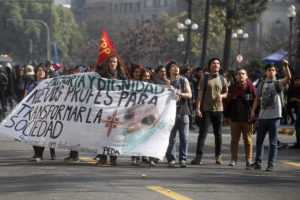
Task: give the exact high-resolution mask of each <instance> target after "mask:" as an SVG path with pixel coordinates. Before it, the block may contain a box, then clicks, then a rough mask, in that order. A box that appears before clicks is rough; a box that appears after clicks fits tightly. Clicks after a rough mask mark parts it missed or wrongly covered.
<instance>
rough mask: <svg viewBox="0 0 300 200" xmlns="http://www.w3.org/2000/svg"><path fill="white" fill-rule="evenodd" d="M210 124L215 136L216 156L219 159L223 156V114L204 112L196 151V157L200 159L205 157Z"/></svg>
mask: <svg viewBox="0 0 300 200" xmlns="http://www.w3.org/2000/svg"><path fill="white" fill-rule="evenodd" d="M210 122H211V123H212V126H213V131H214V135H215V156H216V157H217V156H220V155H221V147H222V125H223V112H219V111H216V112H207V111H203V112H202V118H201V122H200V124H201V125H200V130H199V136H198V141H197V149H196V156H197V157H200V158H201V157H202V155H203V148H204V143H205V138H206V136H207V132H208V128H209V125H210Z"/></svg>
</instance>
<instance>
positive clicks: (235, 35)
mask: <svg viewBox="0 0 300 200" xmlns="http://www.w3.org/2000/svg"><path fill="white" fill-rule="evenodd" d="M231 36H232V39H237V40H239V54H241V40H246V39H248V38H249V35H248V33H244V31H243V30H242V29H238V30H237V31H236V33H232V35H231Z"/></svg>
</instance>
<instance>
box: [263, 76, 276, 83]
mask: <svg viewBox="0 0 300 200" xmlns="http://www.w3.org/2000/svg"><path fill="white" fill-rule="evenodd" d="M275 80H276V77H274V78H272V79H267V78H266V79H265V82H266V83H273V82H274V81H275Z"/></svg>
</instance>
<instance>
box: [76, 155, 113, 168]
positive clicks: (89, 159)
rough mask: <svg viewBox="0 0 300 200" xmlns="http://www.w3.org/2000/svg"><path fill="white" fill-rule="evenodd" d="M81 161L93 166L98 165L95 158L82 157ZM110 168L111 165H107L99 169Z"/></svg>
mask: <svg viewBox="0 0 300 200" xmlns="http://www.w3.org/2000/svg"><path fill="white" fill-rule="evenodd" d="M79 160H82V161H84V162H87V163H90V164H92V165H96V163H97V160H94V159H93V158H89V157H80V158H79ZM110 166H111V165H108V164H106V165H101V166H99V167H110Z"/></svg>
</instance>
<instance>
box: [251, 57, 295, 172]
mask: <svg viewBox="0 0 300 200" xmlns="http://www.w3.org/2000/svg"><path fill="white" fill-rule="evenodd" d="M282 65H283V69H284V70H285V74H286V76H285V77H284V78H283V79H280V80H277V79H276V68H275V66H274V65H273V64H267V65H266V66H265V75H266V78H265V79H264V80H261V82H260V84H259V86H258V90H257V96H256V97H255V100H254V104H253V107H252V111H251V118H252V119H253V120H254V119H255V110H256V108H257V107H258V105H259V104H260V111H259V115H258V127H257V135H256V158H255V163H253V164H252V165H251V166H250V167H249V168H248V169H257V170H260V169H261V168H262V158H263V155H264V139H265V136H266V134H267V132H268V133H269V157H268V167H267V168H266V171H273V168H274V165H275V162H276V157H277V135H278V128H279V125H280V119H281V117H282V105H283V104H284V102H283V101H284V98H283V92H282V91H283V88H284V86H285V85H286V84H288V82H289V80H290V79H291V72H290V70H289V67H288V61H287V60H285V58H283V61H282Z"/></svg>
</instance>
